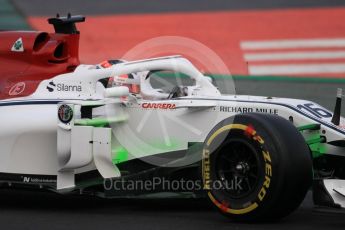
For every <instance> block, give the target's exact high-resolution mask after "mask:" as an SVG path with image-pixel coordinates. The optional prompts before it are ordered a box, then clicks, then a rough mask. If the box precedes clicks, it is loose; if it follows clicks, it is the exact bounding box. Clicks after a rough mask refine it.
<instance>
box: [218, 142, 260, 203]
mask: <svg viewBox="0 0 345 230" xmlns="http://www.w3.org/2000/svg"><path fill="white" fill-rule="evenodd" d="M258 170H259V160H258V155H257V151H256V149H255V148H254V147H253V146H252V145H251V144H250V143H248V142H247V141H244V140H241V139H234V140H230V141H227V143H226V144H225V145H223V146H222V148H221V149H220V150H219V153H218V157H217V161H216V172H217V181H220V184H221V189H222V190H224V191H225V192H226V193H228V195H229V198H232V199H240V198H243V197H246V196H248V195H249V194H251V193H252V192H253V191H255V189H256V187H257V184H258V181H259V173H258V172H259V171H258Z"/></svg>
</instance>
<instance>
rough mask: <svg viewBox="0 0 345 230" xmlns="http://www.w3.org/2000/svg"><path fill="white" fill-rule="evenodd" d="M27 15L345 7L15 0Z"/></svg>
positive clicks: (210, 0) (295, 0)
mask: <svg viewBox="0 0 345 230" xmlns="http://www.w3.org/2000/svg"><path fill="white" fill-rule="evenodd" d="M14 3H15V4H16V5H17V6H18V8H20V9H21V10H22V11H23V12H24V13H25V14H26V15H31V16H32V15H35V16H52V15H55V14H56V13H60V14H66V13H68V12H70V13H72V14H85V15H100V14H103V15H104V14H127V13H164V12H195V11H219V10H221V11H223V10H253V9H255V10H257V9H281V8H310V7H313V8H314V7H335V6H345V2H344V1H343V0H257V1H253V0H240V1H239V0H145V1H142V0H131V1H128V0H116V1H113V0H101V1H100V0H88V1H80V0H79V1H70V0H59V1H45V0H30V1H24V0H14Z"/></svg>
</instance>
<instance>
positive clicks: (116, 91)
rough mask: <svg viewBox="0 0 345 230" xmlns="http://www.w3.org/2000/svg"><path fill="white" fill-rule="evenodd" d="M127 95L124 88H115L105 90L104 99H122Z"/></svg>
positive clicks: (126, 88)
mask: <svg viewBox="0 0 345 230" xmlns="http://www.w3.org/2000/svg"><path fill="white" fill-rule="evenodd" d="M128 95H129V89H128V87H126V86H115V87H112V88H107V89H105V91H104V97H115V98H118V97H124V96H128Z"/></svg>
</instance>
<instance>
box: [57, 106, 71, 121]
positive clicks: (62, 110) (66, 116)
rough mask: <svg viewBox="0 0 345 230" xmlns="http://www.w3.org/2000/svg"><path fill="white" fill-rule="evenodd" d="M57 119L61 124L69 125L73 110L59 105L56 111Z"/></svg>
mask: <svg viewBox="0 0 345 230" xmlns="http://www.w3.org/2000/svg"><path fill="white" fill-rule="evenodd" d="M58 117H59V120H60V121H61V122H62V123H65V124H67V123H69V122H70V121H71V120H72V118H73V109H72V108H71V107H70V106H68V105H61V106H60V107H59V109H58Z"/></svg>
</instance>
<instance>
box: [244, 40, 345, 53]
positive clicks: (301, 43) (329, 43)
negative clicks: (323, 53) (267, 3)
mask: <svg viewBox="0 0 345 230" xmlns="http://www.w3.org/2000/svg"><path fill="white" fill-rule="evenodd" d="M331 47H336V48H340V47H345V38H329V39H324V38H322V39H283V40H261V41H242V42H241V48H242V49H243V50H263V49H288V48H331Z"/></svg>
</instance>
